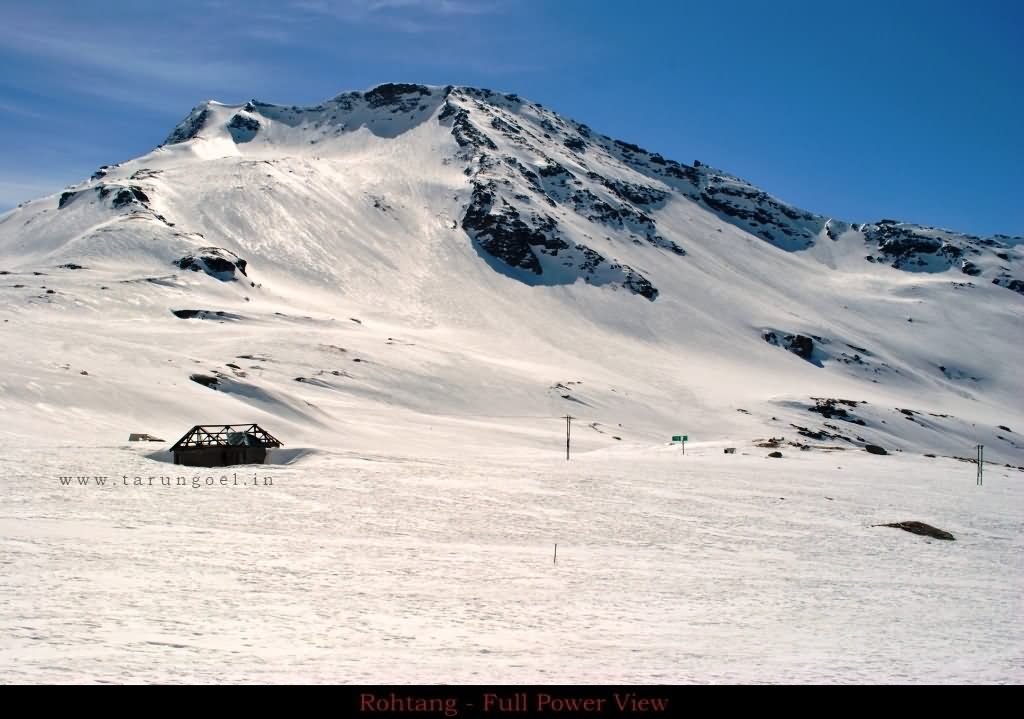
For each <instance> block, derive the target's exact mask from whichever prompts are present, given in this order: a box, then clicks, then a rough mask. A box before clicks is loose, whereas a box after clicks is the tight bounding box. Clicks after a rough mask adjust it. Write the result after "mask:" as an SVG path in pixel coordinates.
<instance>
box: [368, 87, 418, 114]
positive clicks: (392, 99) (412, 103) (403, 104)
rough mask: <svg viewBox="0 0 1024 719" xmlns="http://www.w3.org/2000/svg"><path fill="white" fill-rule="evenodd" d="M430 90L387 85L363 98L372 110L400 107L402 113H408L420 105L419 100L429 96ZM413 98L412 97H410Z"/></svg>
mask: <svg viewBox="0 0 1024 719" xmlns="http://www.w3.org/2000/svg"><path fill="white" fill-rule="evenodd" d="M429 94H430V88H428V87H426V86H424V85H410V84H407V83H385V84H383V85H378V86H377V87H375V88H373V89H372V90H370V91H369V92H367V93H366V94H365V95H363V98H364V99H365V100H366V103H367V104H368V105H369V106H370V107H371V108H379V107H383V106H385V105H399V106H400V107H399V108H398V109H399V110H401V111H402V112H408V111H411V110H413V109H415V108H416V107H417V106H418V105H419V98H420V97H421V96H423V95H429ZM409 96H412V97H409Z"/></svg>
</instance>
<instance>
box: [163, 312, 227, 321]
mask: <svg viewBox="0 0 1024 719" xmlns="http://www.w3.org/2000/svg"><path fill="white" fill-rule="evenodd" d="M171 314H173V315H174V316H175V317H177V318H179V319H183V320H191V319H197V320H240V319H242V316H241V315H236V314H233V313H231V312H224V311H221V310H171Z"/></svg>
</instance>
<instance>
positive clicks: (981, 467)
mask: <svg viewBox="0 0 1024 719" xmlns="http://www.w3.org/2000/svg"><path fill="white" fill-rule="evenodd" d="M977 449H978V486H979V487H980V486H981V485H982V484H983V483H984V482H983V480H982V474H983V473H984V469H985V466H984V465H985V446H984V445H982V444H979V445H978V447H977Z"/></svg>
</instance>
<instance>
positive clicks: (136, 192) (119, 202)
mask: <svg viewBox="0 0 1024 719" xmlns="http://www.w3.org/2000/svg"><path fill="white" fill-rule="evenodd" d="M134 202H138V203H141V204H143V205H148V204H149V196H148V195H146V193H145V192H143V191H142V188H140V187H136V186H134V185H132V186H130V187H125V188H122V189H120V190H118V191H117V194H116V195H114V200H113V205H114V207H115V208H121V207H126V206H128V205H130V204H132V203H134Z"/></svg>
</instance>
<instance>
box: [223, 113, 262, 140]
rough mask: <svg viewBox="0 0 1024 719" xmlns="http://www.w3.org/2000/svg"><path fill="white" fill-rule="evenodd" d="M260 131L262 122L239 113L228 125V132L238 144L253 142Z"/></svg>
mask: <svg viewBox="0 0 1024 719" xmlns="http://www.w3.org/2000/svg"><path fill="white" fill-rule="evenodd" d="M259 131H260V122H259V120H257V119H256V118H255V117H253V116H252V115H249V114H247V113H242V112H239V113H237V114H235V116H234V117H232V118H231V121H230V122H229V123H228V132H230V133H231V139H232V140H234V141H235V142H236V143H244V142H252V140H253V138H254V137H256V133H258V132H259Z"/></svg>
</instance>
